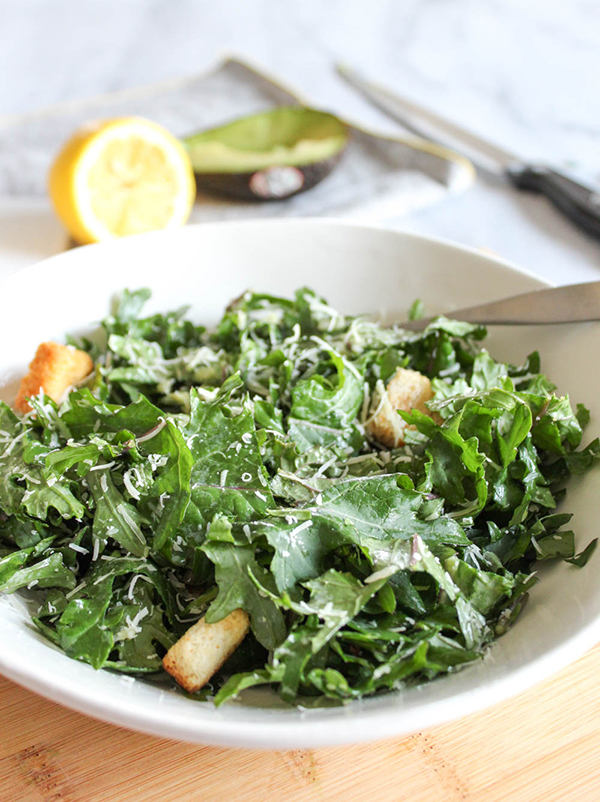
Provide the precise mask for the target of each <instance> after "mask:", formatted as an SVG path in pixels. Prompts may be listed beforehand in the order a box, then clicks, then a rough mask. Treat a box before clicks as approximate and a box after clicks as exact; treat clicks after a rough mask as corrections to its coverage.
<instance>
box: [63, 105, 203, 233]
mask: <svg viewBox="0 0 600 802" xmlns="http://www.w3.org/2000/svg"><path fill="white" fill-rule="evenodd" d="M48 188H49V192H50V197H51V199H52V202H53V204H54V208H55V209H56V213H57V214H58V216H59V217H60V219H61V220H62V222H63V223H64V224H65V226H66V227H67V229H68V230H69V233H70V234H71V236H72V237H73V238H74V239H75V240H76V241H77V242H79V243H82V244H83V243H88V242H101V241H102V240H106V239H113V238H114V237H124V236H126V235H128V234H140V233H142V232H144V231H153V230H155V229H159V228H170V227H171V226H180V225H183V224H184V223H186V222H187V220H188V218H189V216H190V212H191V210H192V205H193V203H194V197H195V195H196V183H195V179H194V173H193V170H192V165H191V163H190V158H189V156H188V154H187V152H186V150H185V148H184V147H183V145H182V144H181V143H180V142H179V140H178V139H176V138H175V137H174V136H173V135H172V134H170V133H169V132H168V131H166V130H165V129H164V128H162V127H161V126H160V125H157V124H156V123H153V122H150V120H144V119H142V118H140V117H124V118H118V119H114V120H102V121H100V122H97V123H92V124H89V125H85V126H83V127H82V128H80V129H79V130H78V131H76V132H75V134H74V135H73V136H72V137H71V139H69V140H68V142H67V143H66V144H65V145H64V147H63V149H62V150H61V151H60V153H59V154H58V156H57V157H56V160H55V161H54V164H53V165H52V168H51V169H50V176H49V186H48Z"/></svg>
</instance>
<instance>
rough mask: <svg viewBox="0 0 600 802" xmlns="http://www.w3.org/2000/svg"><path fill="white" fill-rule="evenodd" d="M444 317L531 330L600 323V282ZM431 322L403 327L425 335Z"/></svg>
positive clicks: (539, 292)
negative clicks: (530, 328) (522, 326)
mask: <svg viewBox="0 0 600 802" xmlns="http://www.w3.org/2000/svg"><path fill="white" fill-rule="evenodd" d="M445 316H446V317H449V318H452V319H453V320H465V321H466V322H467V323H481V324H483V325H485V326H503V325H524V326H530V325H535V324H547V323H582V322H584V321H589V320H600V281H590V282H587V283H584V284H568V285H566V286H564V287H551V288H549V289H545V290H534V291H533V292H526V293H523V294H522V295H513V296H512V297H510V298H503V299H502V300H500V301H492V302H491V303H489V304H481V305H480V306H470V307H468V308H467V309H458V310H457V311H455V312H446V313H445ZM432 320H433V318H431V317H430V318H423V319H421V320H412V321H410V322H408V323H403V324H402V327H403V328H406V329H409V330H410V331H422V330H423V329H424V328H425V327H426V326H427V324H428V323H430V322H431V321H432Z"/></svg>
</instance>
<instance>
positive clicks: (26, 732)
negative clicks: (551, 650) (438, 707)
mask: <svg viewBox="0 0 600 802" xmlns="http://www.w3.org/2000/svg"><path fill="white" fill-rule="evenodd" d="M599 675H600V646H597V647H596V648H595V649H593V650H592V651H590V652H588V654H587V655H586V656H585V657H583V658H582V659H581V660H579V661H578V662H577V663H575V664H573V665H572V666H570V667H569V668H567V669H565V670H564V671H562V672H561V673H560V674H558V675H556V676H555V677H554V678H552V679H551V680H549V681H547V682H545V683H543V684H542V685H538V686H537V687H536V688H534V689H532V690H530V691H528V692H527V693H524V694H521V695H520V696H518V697H516V698H515V699H513V700H509V701H508V702H504V703H502V704H501V705H497V706H495V707H493V708H490V709H489V710H487V711H485V712H483V713H478V714H476V715H471V716H469V717H467V718H464V719H462V720H461V721H458V722H455V723H453V724H448V725H445V726H443V727H437V728H435V729H432V730H427V731H423V732H418V733H417V734H416V735H412V736H410V737H409V738H397V739H391V740H385V741H380V742H378V743H374V744H366V745H361V746H346V747H337V748H333V749H314V750H310V749H309V750H294V751H289V752H264V751H262V752H259V751H250V750H241V749H218V748H214V747H210V746H193V745H190V744H182V743H176V742H173V741H165V740H160V739H158V738H154V737H151V736H147V735H140V734H138V733H134V732H129V731H127V730H123V729H120V728H118V727H113V726H111V725H108V724H103V723H101V722H98V721H95V720H93V719H91V718H87V717H86V716H82V715H80V714H79V713H73V712H71V711H70V710H67V709H66V708H64V707H59V706H58V705H56V704H53V703H52V702H48V701H46V700H45V699H42V698H41V697H39V696H36V695H35V694H33V693H30V692H29V691H26V690H24V689H23V688H21V687H19V686H18V685H15V684H13V683H12V682H9V681H8V680H5V679H3V678H0V802H126V801H127V802H130V801H131V802H140V801H141V800H143V801H144V802H170V800H176V801H177V802H188V800H190V801H191V800H201V802H225V801H226V800H227V801H229V800H231V802H247V801H248V802H262V800H269V802H279V800H285V802H305V801H306V800H317V802H322V800H344V802H354V800H357V802H358V800H360V801H361V802H362V801H363V800H366V802H392V801H393V802H397V801H398V800H410V801H411V802H455V800H476V802H487V800H489V801H490V802H503V800H506V801H507V802H508V800H510V802H536V800H544V802H552V801H553V800H561V802H563V801H564V800H576V802H588V801H589V802H593V801H595V800H599V799H600V683H599V682H598V676H599Z"/></svg>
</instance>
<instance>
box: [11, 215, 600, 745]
mask: <svg viewBox="0 0 600 802" xmlns="http://www.w3.org/2000/svg"><path fill="white" fill-rule="evenodd" d="M302 285H308V286H310V287H313V288H314V289H315V290H317V291H318V292H320V293H322V294H323V295H325V296H326V297H327V298H328V299H329V300H330V301H331V302H332V303H333V304H334V305H335V306H337V307H339V308H340V309H342V310H343V311H345V312H349V313H359V312H378V313H380V314H382V315H383V317H384V318H387V319H394V318H395V317H396V318H398V317H400V316H401V315H402V313H403V312H405V311H406V309H407V308H408V306H409V305H410V303H411V301H412V300H413V299H414V298H421V299H423V300H424V301H425V303H426V305H427V308H428V310H431V311H441V310H444V309H446V310H448V309H452V308H458V307H461V306H462V307H464V306H467V305H469V304H471V303H476V302H482V301H487V300H491V299H494V298H499V297H502V296H506V295H509V294H512V293H517V292H521V291H527V290H531V289H535V288H536V287H540V286H542V285H543V282H542V281H541V280H539V279H537V278H535V277H534V276H532V275H530V274H528V273H525V272H524V271H520V270H518V269H516V268H514V267H512V266H510V265H508V264H506V263H505V262H503V261H501V260H499V259H496V258H494V257H491V256H489V255H487V254H483V253H479V252H476V251H473V250H468V249H465V248H460V247H457V246H455V245H450V244H447V243H444V242H440V241H437V240H430V239H425V238H422V237H417V236H413V235H409V234H402V233H397V232H392V231H385V230H380V229H376V228H364V227H360V226H355V225H344V224H340V223H332V222H322V221H318V220H303V221H291V222H289V221H284V222H250V223H224V224H219V223H217V224H203V225H200V226H190V227H188V228H185V229H182V230H178V231H171V232H161V233H156V234H146V235H142V236H139V237H132V238H129V239H126V240H120V241H116V242H111V243H109V244H105V245H91V246H87V247H85V248H79V249H76V250H72V251H69V252H67V253H64V254H60V255H59V256H55V257H53V258H51V259H48V260H46V261H44V262H42V263H40V264H38V265H35V266H34V267H31V268H27V269H25V270H23V271H22V272H20V273H18V274H16V275H14V276H12V277H10V278H9V279H8V280H6V281H5V282H4V283H3V284H2V285H0V298H1V302H2V315H1V316H0V396H1V397H2V398H3V399H4V400H7V401H12V398H13V397H14V392H15V388H16V386H17V384H18V380H19V378H20V377H21V375H22V374H23V373H24V372H25V369H26V365H27V363H28V362H29V360H30V359H31V356H32V354H33V353H34V351H35V348H36V346H37V344H38V343H39V342H41V341H42V340H48V339H57V340H61V339H62V338H63V337H64V335H65V334H66V333H67V332H75V333H78V332H82V331H86V330H90V329H92V328H93V327H94V326H95V324H96V323H97V321H98V320H99V319H100V318H102V317H103V316H104V315H105V314H106V312H107V309H108V307H109V301H110V298H111V296H112V295H113V293H115V292H116V291H118V290H120V289H122V288H123V287H125V286H126V287H129V288H137V287H140V286H148V287H150V288H151V289H152V291H153V298H152V301H151V304H150V306H149V309H150V311H158V310H168V309H171V308H173V307H177V306H181V305H182V304H190V305H191V311H190V314H191V315H192V317H193V318H194V319H196V320H198V321H201V322H203V323H206V324H208V325H210V324H212V323H214V322H216V321H217V319H218V317H219V316H220V314H221V312H222V310H223V308H224V307H225V305H226V304H227V303H228V301H229V300H231V299H232V298H234V297H236V296H237V295H239V294H240V292H242V291H243V290H244V289H246V288H248V287H251V288H254V289H256V290H262V291H268V292H272V293H281V294H288V293H291V292H293V290H295V289H296V288H297V287H299V286H302ZM491 346H492V350H493V352H494V354H496V355H497V356H498V357H500V358H503V359H511V360H512V361H515V362H519V361H521V360H523V358H524V357H525V356H526V354H528V353H529V352H530V351H532V350H534V348H538V349H539V350H540V352H541V353H542V367H543V368H544V369H545V370H546V371H547V372H548V373H549V374H550V375H551V376H552V378H553V379H554V381H555V382H557V383H558V385H559V389H561V390H562V391H568V392H569V393H570V394H571V395H572V397H573V398H574V399H575V400H578V401H584V402H585V403H586V404H587V405H588V406H589V407H590V408H591V410H592V415H593V423H592V424H591V426H590V428H589V430H588V432H587V437H589V436H590V435H592V434H593V435H595V434H596V433H597V432H598V421H600V375H599V373H598V371H597V368H596V366H597V364H598V362H599V361H600V326H599V325H598V324H585V325H578V326H560V327H545V328H530V329H529V328H521V329H515V328H511V329H497V330H496V331H495V332H494V333H493V336H492V340H491ZM599 479H600V474H599V473H598V471H592V472H591V473H589V474H587V475H586V476H585V477H583V479H581V480H578V481H576V482H575V483H574V484H573V487H572V488H571V489H570V490H569V497H568V503H567V508H568V509H569V510H572V511H575V513H576V514H575V518H574V522H573V523H574V526H575V529H576V532H577V543H578V545H579V546H580V547H581V546H582V545H583V544H585V543H587V542H588V540H589V539H590V538H591V537H593V536H594V535H595V534H596V533H597V530H598V522H597V519H598V512H597V498H598V489H599ZM599 562H600V557H599V555H598V553H597V554H596V555H595V556H594V557H593V558H592V560H591V561H590V563H589V564H588V566H587V567H586V568H585V569H583V570H578V569H576V568H574V567H572V566H569V565H566V564H564V563H561V564H556V565H552V566H549V567H546V566H544V568H543V569H542V573H543V577H542V582H541V583H540V584H539V585H538V586H537V587H536V588H534V590H533V593H532V597H531V600H530V603H529V604H528V606H527V607H526V609H525V612H524V614H523V615H522V617H521V619H520V620H519V621H518V623H517V625H516V626H515V627H514V628H513V629H512V630H511V631H510V632H509V633H508V634H507V635H506V636H505V637H503V638H502V639H501V640H500V641H498V643H497V644H496V645H495V646H493V648H492V649H491V650H490V652H489V655H488V657H487V658H486V659H485V660H484V661H482V662H480V663H479V664H476V665H474V666H472V667H469V668H467V669H466V670H464V671H462V672H459V673H457V674H455V675H452V676H448V677H444V678H442V679H438V680H436V681H435V682H432V683H430V684H428V685H424V686H422V687H420V688H415V689H411V690H409V691H406V692H404V693H398V694H393V695H388V696H382V697H379V698H377V699H370V700H364V701H362V702H352V703H351V704H348V705H347V706H345V707H342V708H334V709H328V710H322V711H309V712H304V711H297V710H289V709H276V708H272V709H265V708H257V707H251V706H242V705H239V704H232V705H229V706H224V707H222V708H220V709H218V710H216V709H214V708H213V706H212V705H211V704H210V703H200V702H195V701H191V700H189V699H186V698H185V697H183V696H182V695H179V694H178V693H176V692H175V691H165V690H162V691H161V690H159V689H157V688H156V687H153V686H151V685H149V684H144V682H143V681H131V680H128V679H123V678H121V677H119V676H115V675H114V674H111V673H109V672H107V671H95V670H94V669H93V668H91V667H90V666H88V665H85V664H83V663H78V662H76V661H74V660H70V659H69V658H68V657H66V656H65V655H64V654H62V653H61V652H60V651H58V650H57V649H55V648H54V647H53V646H51V645H49V644H48V643H47V642H46V641H45V640H43V639H42V638H41V637H40V636H39V635H38V634H37V633H36V632H35V630H34V629H33V628H32V627H31V626H30V625H28V621H27V613H26V609H25V607H24V605H23V602H22V601H20V600H19V599H18V598H17V597H15V596H4V597H1V598H0V643H2V649H1V651H0V671H1V672H2V673H3V674H5V675H6V676H7V677H10V678H11V679H13V680H15V681H17V682H19V683H21V684H22V685H25V686H26V687H28V688H30V689H32V690H34V691H37V692H38V693H41V694H43V695H44V696H47V697H49V698H50V699H53V700H55V701H57V702H60V703H62V704H65V705H68V706H69V707H72V708H75V709H76V710H80V711H82V712H84V713H88V714H90V715H93V716H96V717H98V718H101V719H104V720H106V721H110V722H114V723H116V724H121V725H123V726H125V727H131V728H133V729H137V730H142V731H144V732H149V733H154V734H156V735H160V736H164V737H168V738H179V739H183V740H187V741H197V742H201V743H213V744H222V745H229V746H246V747H275V748H279V749H284V748H290V747H317V746H325V745H332V744H336V743H342V742H350V741H361V740H370V739H375V738H383V737H385V736H390V735H401V734H407V733H410V732H412V731H415V730H416V729H421V728H423V727H429V726H431V725H434V724H439V723H441V722H443V721H446V720H448V719H451V718H455V717H458V716H462V715H465V714H466V713H469V712H471V711H474V710H477V709H480V708H482V707H484V706H486V705H490V704H492V703H494V702H498V701H500V700H502V699H505V698H507V697H509V696H511V695H512V694H515V693H517V692H519V691H521V690H523V689H525V688H527V687H528V686H530V685H532V684H534V683H536V682H538V681H539V680H541V679H544V678H545V677H547V676H548V675H549V674H551V673H552V672H554V671H556V670H557V669H559V668H561V667H563V666H565V665H566V664H567V663H569V662H571V661H572V660H574V659H575V658H577V657H578V656H579V655H580V654H582V653H583V651H584V650H586V649H587V648H588V647H590V646H591V645H593V644H594V643H595V642H596V641H597V640H599V639H600V583H599V582H598V581H597V570H598V565H599Z"/></svg>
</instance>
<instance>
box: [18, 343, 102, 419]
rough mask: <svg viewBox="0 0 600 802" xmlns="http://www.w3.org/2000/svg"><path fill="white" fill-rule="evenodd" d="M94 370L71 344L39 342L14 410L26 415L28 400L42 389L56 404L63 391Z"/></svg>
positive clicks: (83, 354)
mask: <svg viewBox="0 0 600 802" xmlns="http://www.w3.org/2000/svg"><path fill="white" fill-rule="evenodd" d="M93 369H94V363H93V362H92V359H91V357H90V356H89V354H86V353H85V351H79V350H78V349H77V348H74V347H73V346H72V345H59V344H58V343H51V342H50V343H42V344H41V345H39V346H38V349H37V351H36V353H35V356H34V358H33V361H32V362H31V364H30V365H29V373H28V374H27V375H26V376H25V377H24V378H23V379H22V381H21V386H20V388H19V392H18V394H17V398H16V400H15V409H17V410H19V412H29V410H30V409H31V406H30V405H29V402H28V401H27V399H28V398H30V397H31V396H33V395H38V393H39V392H40V390H43V391H44V392H45V393H46V395H48V396H50V398H52V399H53V400H54V401H59V400H60V398H61V396H62V395H63V393H64V392H65V390H66V389H67V388H68V387H70V386H71V385H73V384H77V383H78V382H80V381H81V380H82V379H84V378H85V377H86V376H87V375H88V374H89V373H91V372H92V370H93Z"/></svg>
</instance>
